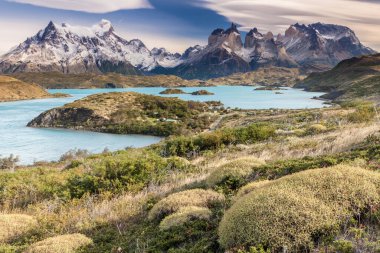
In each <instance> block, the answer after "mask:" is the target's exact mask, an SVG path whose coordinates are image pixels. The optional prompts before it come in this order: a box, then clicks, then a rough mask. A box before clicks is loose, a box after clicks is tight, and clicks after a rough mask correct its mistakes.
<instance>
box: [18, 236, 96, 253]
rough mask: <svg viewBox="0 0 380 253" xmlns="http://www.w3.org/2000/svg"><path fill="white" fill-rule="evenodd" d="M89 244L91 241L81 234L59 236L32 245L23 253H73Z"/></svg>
mask: <svg viewBox="0 0 380 253" xmlns="http://www.w3.org/2000/svg"><path fill="white" fill-rule="evenodd" d="M90 244H92V240H91V239H89V238H87V237H86V236H85V235H82V234H69V235H59V236H55V237H50V238H47V239H45V240H43V241H40V242H37V243H34V244H32V245H31V246H30V247H29V248H28V249H27V250H26V251H25V252H24V253H75V252H76V251H77V250H78V249H80V248H82V247H85V246H88V245H90Z"/></svg>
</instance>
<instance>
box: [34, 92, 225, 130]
mask: <svg viewBox="0 0 380 253" xmlns="http://www.w3.org/2000/svg"><path fill="white" fill-rule="evenodd" d="M215 107H220V105H219V104H218V105H217V106H213V105H212V104H211V105H210V104H208V103H203V102H195V101H183V100H180V99H178V98H165V97H159V96H152V95H145V94H140V93H135V92H112V93H103V94H94V95H91V96H88V97H85V98H82V99H80V100H77V101H74V102H72V103H69V104H66V105H64V106H62V107H58V108H54V109H51V110H49V111H46V112H44V113H42V114H41V115H40V116H38V117H37V118H35V119H33V120H32V121H31V122H29V123H28V126H29V127H42V128H46V127H48V128H50V127H53V128H68V129H80V130H89V131H97V132H106V133H115V134H147V135H154V136H169V135H175V134H177V135H178V134H188V133H193V132H202V131H204V130H205V129H208V127H209V126H210V125H211V123H212V122H214V121H215V120H216V119H217V118H218V116H219V114H218V113H215V110H217V109H218V108H215Z"/></svg>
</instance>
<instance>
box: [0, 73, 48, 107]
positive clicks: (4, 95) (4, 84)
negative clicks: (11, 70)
mask: <svg viewBox="0 0 380 253" xmlns="http://www.w3.org/2000/svg"><path fill="white" fill-rule="evenodd" d="M49 97H52V95H50V94H49V93H48V92H46V91H45V90H44V89H43V88H42V87H40V86H38V85H36V84H30V83H26V82H23V81H20V80H18V79H15V78H12V77H8V76H0V102H4V101H15V100H26V99H36V98H49Z"/></svg>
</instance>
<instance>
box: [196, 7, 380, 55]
mask: <svg viewBox="0 0 380 253" xmlns="http://www.w3.org/2000/svg"><path fill="white" fill-rule="evenodd" d="M198 4H200V5H201V6H203V7H206V8H209V9H212V10H214V11H216V12H217V13H219V14H220V15H223V16H225V17H227V18H228V19H229V20H230V21H233V22H236V23H239V24H240V25H242V26H243V28H244V29H249V28H251V27H254V26H255V27H258V28H261V29H262V30H264V31H267V30H271V31H273V32H276V33H279V32H283V31H284V28H285V27H287V26H289V25H290V24H294V23H296V22H300V23H305V24H309V23H314V22H324V23H333V24H341V25H346V26H349V27H350V28H352V29H353V30H355V32H356V33H357V34H358V35H359V37H360V39H361V40H362V41H363V42H365V43H367V44H368V45H370V46H374V47H376V48H377V49H379V48H380V37H378V36H377V33H378V31H380V16H379V13H380V1H379V0H318V1H305V0H268V1H265V2H263V1H262V0H198ZM376 31H377V32H376Z"/></svg>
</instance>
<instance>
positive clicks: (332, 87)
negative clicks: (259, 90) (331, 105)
mask: <svg viewBox="0 0 380 253" xmlns="http://www.w3.org/2000/svg"><path fill="white" fill-rule="evenodd" d="M295 87H297V88H304V89H306V90H308V91H323V92H327V94H326V95H324V96H323V97H324V98H328V99H333V100H344V99H349V98H367V99H372V100H377V101H379V98H380V54H375V55H371V56H362V57H354V58H351V59H349V60H344V61H342V62H340V63H339V64H338V65H337V66H336V67H335V68H333V69H331V70H329V71H326V72H322V73H313V74H311V75H310V76H309V77H307V78H306V79H305V80H303V81H301V82H299V83H298V84H297V85H296V86H295Z"/></svg>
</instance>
